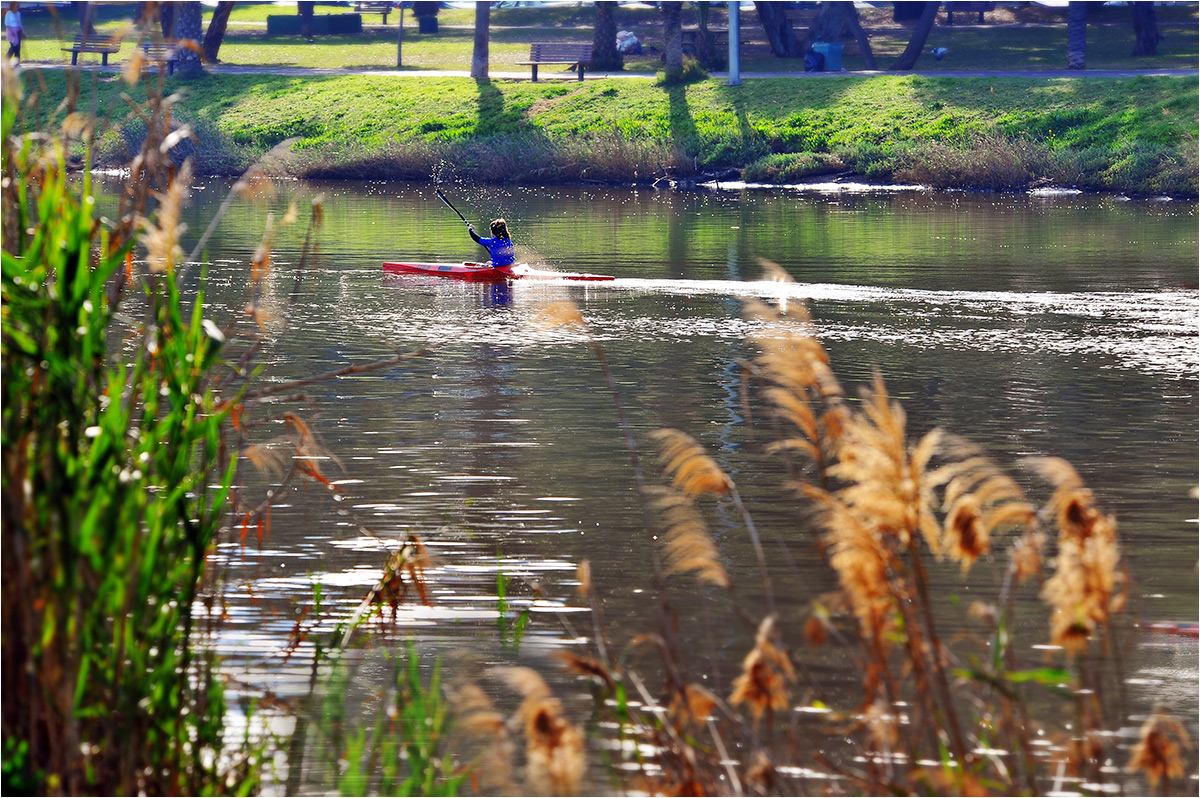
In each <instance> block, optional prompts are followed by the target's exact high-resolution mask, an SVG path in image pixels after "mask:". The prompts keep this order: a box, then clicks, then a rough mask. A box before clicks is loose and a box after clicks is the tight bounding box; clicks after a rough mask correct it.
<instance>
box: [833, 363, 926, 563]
mask: <svg viewBox="0 0 1200 798" xmlns="http://www.w3.org/2000/svg"><path fill="white" fill-rule="evenodd" d="M862 405H863V409H862V412H861V413H857V414H855V415H854V416H853V417H851V418H850V420H849V421H848V422H847V425H846V431H845V433H844V435H843V437H842V440H841V445H840V447H839V449H838V462H837V463H836V464H835V465H834V466H833V467H831V468H830V474H831V475H833V476H835V477H839V478H841V479H842V480H844V481H845V482H846V483H847V486H846V487H845V488H843V489H842V490H841V491H840V492H839V493H838V497H839V499H840V500H841V501H842V502H843V503H844V504H845V505H846V506H847V507H849V508H852V510H853V512H854V514H855V515H856V516H857V517H858V518H859V520H860V523H864V524H866V525H868V526H869V527H871V528H873V529H874V530H876V531H877V532H878V533H879V534H881V535H883V536H885V537H889V538H895V540H896V541H897V542H898V543H899V544H900V546H901V547H904V548H907V547H908V546H909V545H910V543H911V542H912V539H913V536H914V535H915V534H917V533H920V534H921V536H922V537H924V539H925V541H926V543H927V545H928V546H929V548H930V549H931V550H932V551H933V553H934V554H938V555H940V554H941V527H940V525H939V524H938V523H937V520H936V518H935V516H934V513H933V507H932V505H933V499H934V496H933V489H934V484H933V482H932V480H931V479H930V478H929V477H928V474H927V471H928V466H929V461H930V459H931V458H932V457H933V455H934V453H935V452H936V451H937V449H938V446H939V444H940V442H941V437H942V436H941V431H940V430H936V429H935V430H932V431H931V432H929V433H927V434H926V435H925V436H924V437H922V438H921V440H920V441H918V442H917V444H916V445H915V446H913V447H912V449H911V450H910V449H909V447H908V442H907V436H906V433H905V423H906V422H905V415H904V410H903V408H901V407H900V405H899V404H898V403H894V402H891V401H890V400H889V397H888V394H887V388H886V387H885V386H884V384H883V378H882V377H880V376H879V375H878V374H876V375H875V384H874V388H873V390H871V391H866V392H864V394H863V403H862Z"/></svg>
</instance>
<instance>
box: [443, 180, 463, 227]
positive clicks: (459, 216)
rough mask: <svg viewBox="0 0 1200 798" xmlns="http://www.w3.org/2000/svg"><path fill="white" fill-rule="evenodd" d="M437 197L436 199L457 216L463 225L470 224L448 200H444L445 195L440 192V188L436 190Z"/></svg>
mask: <svg viewBox="0 0 1200 798" xmlns="http://www.w3.org/2000/svg"><path fill="white" fill-rule="evenodd" d="M437 195H438V199H440V200H441V201H442V202H444V203H446V207H447V208H449V209H450V210H452V211H454V212H455V213H457V214H458V218H459V219H462V220H463V224H470V222H468V221H467V217H465V216H463V215H462V214H461V213H459V210H458V208H455V207H454V206H453V205H451V204H450V200H448V199H446V195H445V194H443V193H442V190H441V189H440V188H439V189H438V190H437Z"/></svg>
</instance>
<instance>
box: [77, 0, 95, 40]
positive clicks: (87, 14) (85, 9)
mask: <svg viewBox="0 0 1200 798" xmlns="http://www.w3.org/2000/svg"><path fill="white" fill-rule="evenodd" d="M75 13H76V14H78V15H79V30H81V31H82V32H83V35H84V36H87V37H91V36H93V35H95V33H96V26H95V25H93V24H92V4H91V3H76V4H75Z"/></svg>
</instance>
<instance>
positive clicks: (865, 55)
mask: <svg viewBox="0 0 1200 798" xmlns="http://www.w3.org/2000/svg"><path fill="white" fill-rule="evenodd" d="M838 5H839V6H840V7H841V9H842V13H843V14H844V15H845V16H846V27H848V28H849V29H850V32H851V34H853V35H854V41H856V42H858V49H859V51H860V52H861V53H862V59H863V69H875V53H874V52H873V51H872V50H871V39H870V38H869V37H868V36H867V32H866V31H865V30H863V26H862V23H861V22H860V21H859V19H858V7H857V6H855V5H854V3H838Z"/></svg>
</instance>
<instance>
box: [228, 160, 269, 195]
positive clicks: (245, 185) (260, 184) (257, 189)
mask: <svg viewBox="0 0 1200 798" xmlns="http://www.w3.org/2000/svg"><path fill="white" fill-rule="evenodd" d="M231 190H232V192H233V193H234V194H236V195H238V196H239V197H241V198H243V199H247V200H250V201H251V202H253V203H254V204H256V205H261V204H264V203H266V202H267V200H270V199H272V198H274V197H275V182H274V181H273V180H271V177H270V175H268V174H267V173H266V172H265V171H264V170H263V168H262V167H261V166H259V165H258V164H255V165H254V166H251V167H250V168H249V169H247V170H246V171H245V173H244V174H243V175H242V176H241V178H239V179H238V181H237V182H236V183H234V184H233V188H232V189H231Z"/></svg>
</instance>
